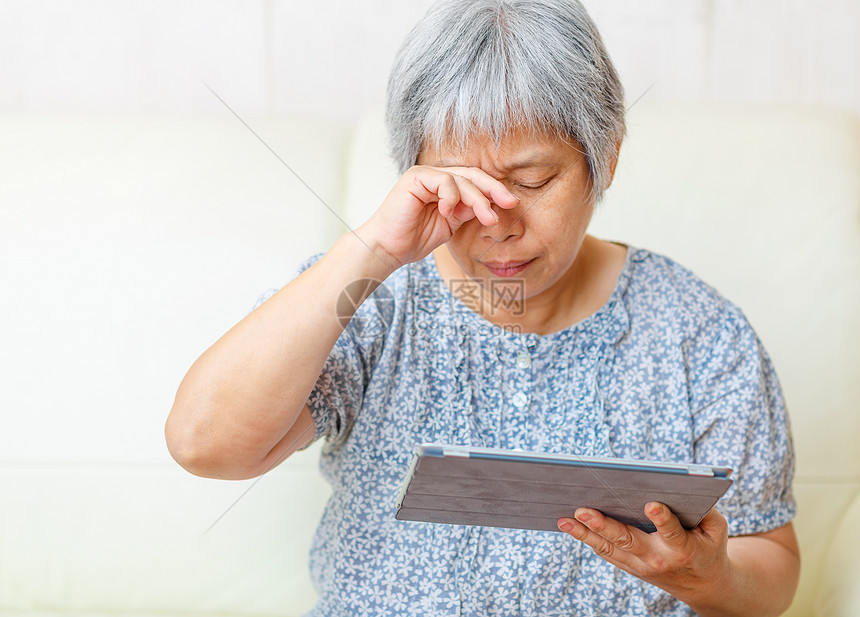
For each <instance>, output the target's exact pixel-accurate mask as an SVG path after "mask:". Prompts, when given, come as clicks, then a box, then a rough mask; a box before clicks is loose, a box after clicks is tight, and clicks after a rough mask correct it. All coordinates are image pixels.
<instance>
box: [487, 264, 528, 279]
mask: <svg viewBox="0 0 860 617" xmlns="http://www.w3.org/2000/svg"><path fill="white" fill-rule="evenodd" d="M533 261H534V259H529V260H528V261H483V262H481V263H482V264H483V265H484V267H485V268H486V269H487V270H489V271H490V272H491V273H492V274H493V275H494V276H501V277H503V278H510V277H512V276H516V275H517V274H519V273H520V272H522V271H523V270H525V269H526V268H528V266H529V264H531V263H532V262H533Z"/></svg>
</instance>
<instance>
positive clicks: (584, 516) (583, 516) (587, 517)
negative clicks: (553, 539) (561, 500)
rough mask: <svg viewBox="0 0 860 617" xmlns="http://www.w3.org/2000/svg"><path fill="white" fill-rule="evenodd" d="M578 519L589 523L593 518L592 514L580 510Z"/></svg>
mask: <svg viewBox="0 0 860 617" xmlns="http://www.w3.org/2000/svg"><path fill="white" fill-rule="evenodd" d="M576 520H578V521H582V522H583V523H588V521H590V520H591V515H590V514H589V513H588V512H580V513H578V514H577V515H576Z"/></svg>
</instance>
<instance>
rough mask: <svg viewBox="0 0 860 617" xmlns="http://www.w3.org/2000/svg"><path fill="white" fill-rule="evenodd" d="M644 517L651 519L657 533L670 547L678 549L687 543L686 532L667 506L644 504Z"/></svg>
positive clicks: (654, 503) (652, 503)
mask: <svg viewBox="0 0 860 617" xmlns="http://www.w3.org/2000/svg"><path fill="white" fill-rule="evenodd" d="M645 516H647V517H648V518H649V519H651V522H652V523H654V526H655V527H656V528H657V533H658V534H659V535H660V537H661V538H663V540H664V541H665V542H666V544H669V545H671V546H676V547H680V546H683V545H684V544H686V542H687V530H686V529H684V526H683V525H681V521H679V520H678V517H677V516H675V515H674V514H673V513H672V511H671V510H670V509H669V508H668V506H666V505H664V504H662V503H657V502H655V501H652V502H650V503H647V504H645Z"/></svg>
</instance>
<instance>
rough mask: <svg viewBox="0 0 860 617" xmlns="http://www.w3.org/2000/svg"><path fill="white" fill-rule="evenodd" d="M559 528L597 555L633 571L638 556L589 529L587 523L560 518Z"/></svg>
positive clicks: (628, 570)
mask: <svg viewBox="0 0 860 617" xmlns="http://www.w3.org/2000/svg"><path fill="white" fill-rule="evenodd" d="M558 528H559V529H560V530H561V531H563V532H564V533H566V534H567V535H569V536H572V537H573V538H576V539H577V540H579V541H580V542H582V543H583V544H586V545H587V546H589V547H590V548H591V550H593V551H594V552H595V553H596V554H597V555H599V556H600V557H602V558H603V559H605V560H606V561H608V562H609V563H611V564H613V565H615V566H618V567H619V568H622V569H624V570H625V571H627V572H630V571H632V566H633V564H634V562H635V561H636V558H635V557H634V556H633V555H631V554H630V553H627V552H625V551H622V550H621V549H619V548H618V547H616V546H615V545H614V544H612V542H610V541H609V540H607V539H606V538H604V537H603V536H601V535H600V534H598V533H595V532H594V531H592V530H591V529H589V528H588V527H587V526H586V525H584V524H583V523H581V522H579V521H578V520H576V519H572V518H560V519H559V520H558Z"/></svg>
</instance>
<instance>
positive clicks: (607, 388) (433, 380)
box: [304, 248, 795, 617]
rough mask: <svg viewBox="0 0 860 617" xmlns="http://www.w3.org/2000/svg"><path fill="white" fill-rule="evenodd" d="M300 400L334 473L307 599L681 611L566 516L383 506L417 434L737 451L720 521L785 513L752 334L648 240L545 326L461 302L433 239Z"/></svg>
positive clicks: (450, 612)
mask: <svg viewBox="0 0 860 617" xmlns="http://www.w3.org/2000/svg"><path fill="white" fill-rule="evenodd" d="M316 259H318V257H316V258H313V259H311V260H309V261H308V262H307V263H306V264H305V265H304V268H306V267H309V266H310V264H311V263H313V261H315V260H316ZM308 404H309V406H310V408H311V411H312V414H313V417H314V421H315V423H316V433H317V437H324V438H325V439H326V443H325V445H324V449H323V453H322V455H321V459H320V468H321V471H322V473H323V475H324V476H325V478H326V479H327V480H328V482H330V483H331V486H332V489H333V492H332V497H331V499H330V500H329V502H328V504H327V506H326V508H325V511H324V513H323V516H322V520H321V521H320V523H319V527H318V529H317V532H316V535H315V538H314V541H313V545H312V549H311V573H312V577H313V580H314V583H315V585H316V588H317V591H318V592H319V602H318V604H317V605H316V607H315V608H314V609H313V610H312V611H311V612H310V613H309V615H310V616H312V617H346V616H351V615H361V616H371V617H381V616H383V615H385V616H394V615H397V616H402V615H426V616H433V617H442V616H470V617H471V616H475V617H478V616H481V617H485V616H488V615H505V616H517V617H550V616H554V615H558V616H561V615H564V616H565V617H571V616H579V615H589V616H591V615H605V616H621V615H624V616H627V617H633V616H643V617H644V616H654V615H665V616H669V615H671V616H681V615H685V616H687V615H693V614H694V613H693V612H692V610H691V609H690V608H689V607H688V606H686V605H685V604H683V603H681V602H680V601H678V600H676V599H675V598H673V597H672V596H670V595H668V594H667V593H665V592H663V591H662V590H660V589H658V588H656V587H653V586H651V585H650V584H648V583H645V582H642V581H640V580H638V579H636V578H635V577H633V576H631V575H629V574H627V573H625V572H623V571H621V570H619V569H617V568H615V567H614V566H612V565H610V564H608V563H606V562H605V561H604V560H602V559H601V558H600V557H598V556H597V555H595V554H594V553H593V551H592V550H591V549H590V548H589V547H588V546H586V545H584V544H581V543H580V542H578V541H577V540H575V539H573V538H571V537H570V536H568V535H565V534H562V533H557V532H542V531H523V530H515V529H499V528H491V527H469V526H455V525H439V524H432V523H418V522H407V521H398V520H396V519H395V518H394V515H395V511H396V507H395V502H396V498H397V495H398V491H399V488H400V486H401V483H402V482H403V479H404V475H405V472H406V469H407V466H408V465H409V462H410V460H411V458H412V453H413V450H414V447H415V445H416V444H418V443H421V442H442V443H451V444H467V445H478V446H489V447H496V448H510V449H513V448H521V449H523V450H531V451H540V452H556V453H575V454H581V455H601V456H615V457H622V458H641V459H654V460H661V461H675V462H696V463H706V464H711V465H720V466H727V467H731V468H733V469H734V470H735V472H734V475H733V477H734V480H735V481H734V484H733V485H732V487H731V488H730V489H729V491H728V493H727V494H726V495H725V496H724V498H723V499H722V500H720V502H719V503H718V505H717V508H718V509H719V510H720V512H722V513H723V515H725V516H726V517H727V519H728V521H729V533H730V534H731V535H742V534H751V533H756V532H762V531H767V530H770V529H775V528H777V527H779V526H781V525H784V524H786V523H788V522H789V521H790V520H791V519H792V518H793V516H794V513H795V504H794V501H793V498H792V495H791V480H792V472H793V454H792V446H791V437H790V433H789V427H788V420H787V416H786V411H785V405H784V402H783V398H782V393H781V391H780V386H779V382H778V380H777V377H776V375H775V373H774V369H773V366H772V365H771V362H770V359H769V358H768V356H767V354H766V352H765V350H764V349H763V348H762V345H761V342H760V341H759V340H758V338H757V337H756V334H755V333H754V332H753V330H752V328H751V327H750V325H749V323H747V321H746V319H745V318H744V316H743V314H742V313H741V311H740V310H739V309H738V308H737V307H735V306H734V305H733V304H731V303H730V302H728V301H726V300H725V299H724V298H722V297H721V296H720V295H719V294H718V293H717V292H716V291H714V290H713V289H712V288H710V287H708V286H707V285H706V284H704V283H703V282H701V281H700V280H699V279H698V278H696V277H695V276H694V275H693V274H692V273H690V272H689V271H688V270H686V269H684V268H682V267H680V266H679V265H677V264H675V263H674V262H672V261H671V260H669V259H667V258H665V257H661V256H658V255H656V254H654V253H651V252H648V251H645V250H641V249H638V250H637V249H633V248H629V249H628V252H627V259H626V263H625V265H624V268H623V271H622V272H621V275H620V276H619V278H618V281H617V284H616V286H615V289H614V291H613V293H612V296H611V297H610V299H609V301H608V302H607V303H606V304H605V305H604V306H603V307H602V308H601V309H600V310H599V311H598V312H596V313H595V314H593V315H591V316H590V317H588V318H586V319H585V320H583V321H581V322H579V323H577V324H575V325H573V326H571V327H569V328H567V329H565V330H562V331H560V332H556V333H554V334H550V335H547V336H541V335H536V334H530V333H525V334H524V333H518V332H513V331H508V330H505V329H502V328H500V327H498V326H495V325H493V324H491V323H489V322H488V321H486V320H485V319H483V318H482V317H481V316H479V315H478V314H477V313H475V312H473V311H471V310H470V309H469V308H467V307H466V306H465V305H464V304H463V303H461V302H460V300H458V299H457V298H456V297H455V296H454V295H452V294H451V293H450V291H449V290H448V288H447V286H446V285H445V284H444V282H443V281H442V279H441V277H440V275H439V273H438V271H437V269H436V266H435V262H434V261H433V258H432V257H428V258H426V259H424V260H423V261H420V262H417V263H414V264H410V265H408V266H405V267H403V268H401V269H400V270H398V271H397V272H396V273H394V274H393V275H392V276H391V277H389V278H388V279H387V280H386V281H385V283H384V285H383V286H381V287H379V288H378V289H377V290H376V291H375V292H374V294H373V295H372V296H371V297H370V298H369V299H368V300H367V301H366V302H364V304H362V306H361V307H360V309H359V310H358V312H357V313H356V315H355V317H354V318H353V320H352V322H351V323H350V324H349V326H348V327H347V329H346V330H345V331H344V333H343V335H342V336H341V337H340V340H339V341H338V342H337V344H336V345H335V347H334V349H333V350H332V352H331V354H330V355H329V358H328V361H327V362H326V365H325V367H324V369H323V372H322V374H321V375H320V377H319V380H318V382H317V384H316V387H315V389H314V390H313V392H312V393H311V395H310V398H309V401H308Z"/></svg>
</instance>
